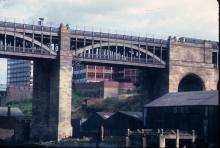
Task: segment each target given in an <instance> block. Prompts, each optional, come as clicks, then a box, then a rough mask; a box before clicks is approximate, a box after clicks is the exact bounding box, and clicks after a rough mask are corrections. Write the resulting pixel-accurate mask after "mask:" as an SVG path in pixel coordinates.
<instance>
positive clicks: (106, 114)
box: [96, 112, 114, 119]
mask: <svg viewBox="0 0 220 148" xmlns="http://www.w3.org/2000/svg"><path fill="white" fill-rule="evenodd" d="M96 113H97V114H98V115H99V116H100V117H101V118H103V119H107V118H109V117H111V115H113V114H114V113H113V112H96Z"/></svg>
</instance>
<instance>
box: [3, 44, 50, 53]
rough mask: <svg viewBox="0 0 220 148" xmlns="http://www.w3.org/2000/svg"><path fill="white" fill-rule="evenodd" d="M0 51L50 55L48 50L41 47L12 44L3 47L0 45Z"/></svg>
mask: <svg viewBox="0 0 220 148" xmlns="http://www.w3.org/2000/svg"><path fill="white" fill-rule="evenodd" d="M0 51H7V52H17V53H31V54H42V55H45V54H46V55H50V52H49V51H45V50H42V49H41V48H27V47H25V48H23V47H14V46H6V47H5V46H1V45H0Z"/></svg>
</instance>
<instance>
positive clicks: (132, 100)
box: [87, 95, 150, 113]
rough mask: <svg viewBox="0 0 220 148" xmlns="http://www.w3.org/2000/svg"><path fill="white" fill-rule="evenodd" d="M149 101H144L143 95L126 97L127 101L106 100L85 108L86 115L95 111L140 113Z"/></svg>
mask: <svg viewBox="0 0 220 148" xmlns="http://www.w3.org/2000/svg"><path fill="white" fill-rule="evenodd" d="M149 101H150V100H148V99H146V98H145V97H144V96H143V95H136V96H131V97H128V98H127V99H123V100H120V99H118V98H108V99H105V100H104V101H102V102H101V103H100V104H95V105H91V106H88V107H87V112H88V113H94V112H97V111H106V112H115V111H119V110H122V111H142V109H143V105H144V104H146V103H148V102H149Z"/></svg>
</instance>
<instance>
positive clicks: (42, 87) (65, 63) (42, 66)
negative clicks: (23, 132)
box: [31, 24, 72, 141]
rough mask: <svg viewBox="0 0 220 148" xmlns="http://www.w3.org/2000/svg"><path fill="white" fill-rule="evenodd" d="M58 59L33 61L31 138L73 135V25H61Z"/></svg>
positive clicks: (52, 138) (51, 138) (43, 138)
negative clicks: (71, 45) (71, 49)
mask: <svg viewBox="0 0 220 148" xmlns="http://www.w3.org/2000/svg"><path fill="white" fill-rule="evenodd" d="M59 36H60V48H59V51H58V54H57V59H56V60H42V59H40V60H35V61H34V82H33V102H32V106H33V107H32V123H31V139H32V140H35V141H39V140H56V141H60V140H61V139H62V138H66V137H70V136H72V126H71V99H72V54H71V52H70V29H69V27H68V26H63V25H62V24H61V26H60V35H59Z"/></svg>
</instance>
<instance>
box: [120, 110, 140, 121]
mask: <svg viewBox="0 0 220 148" xmlns="http://www.w3.org/2000/svg"><path fill="white" fill-rule="evenodd" d="M118 112H119V113H122V114H126V115H128V116H131V117H134V118H138V119H141V118H142V112H127V111H118Z"/></svg>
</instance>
